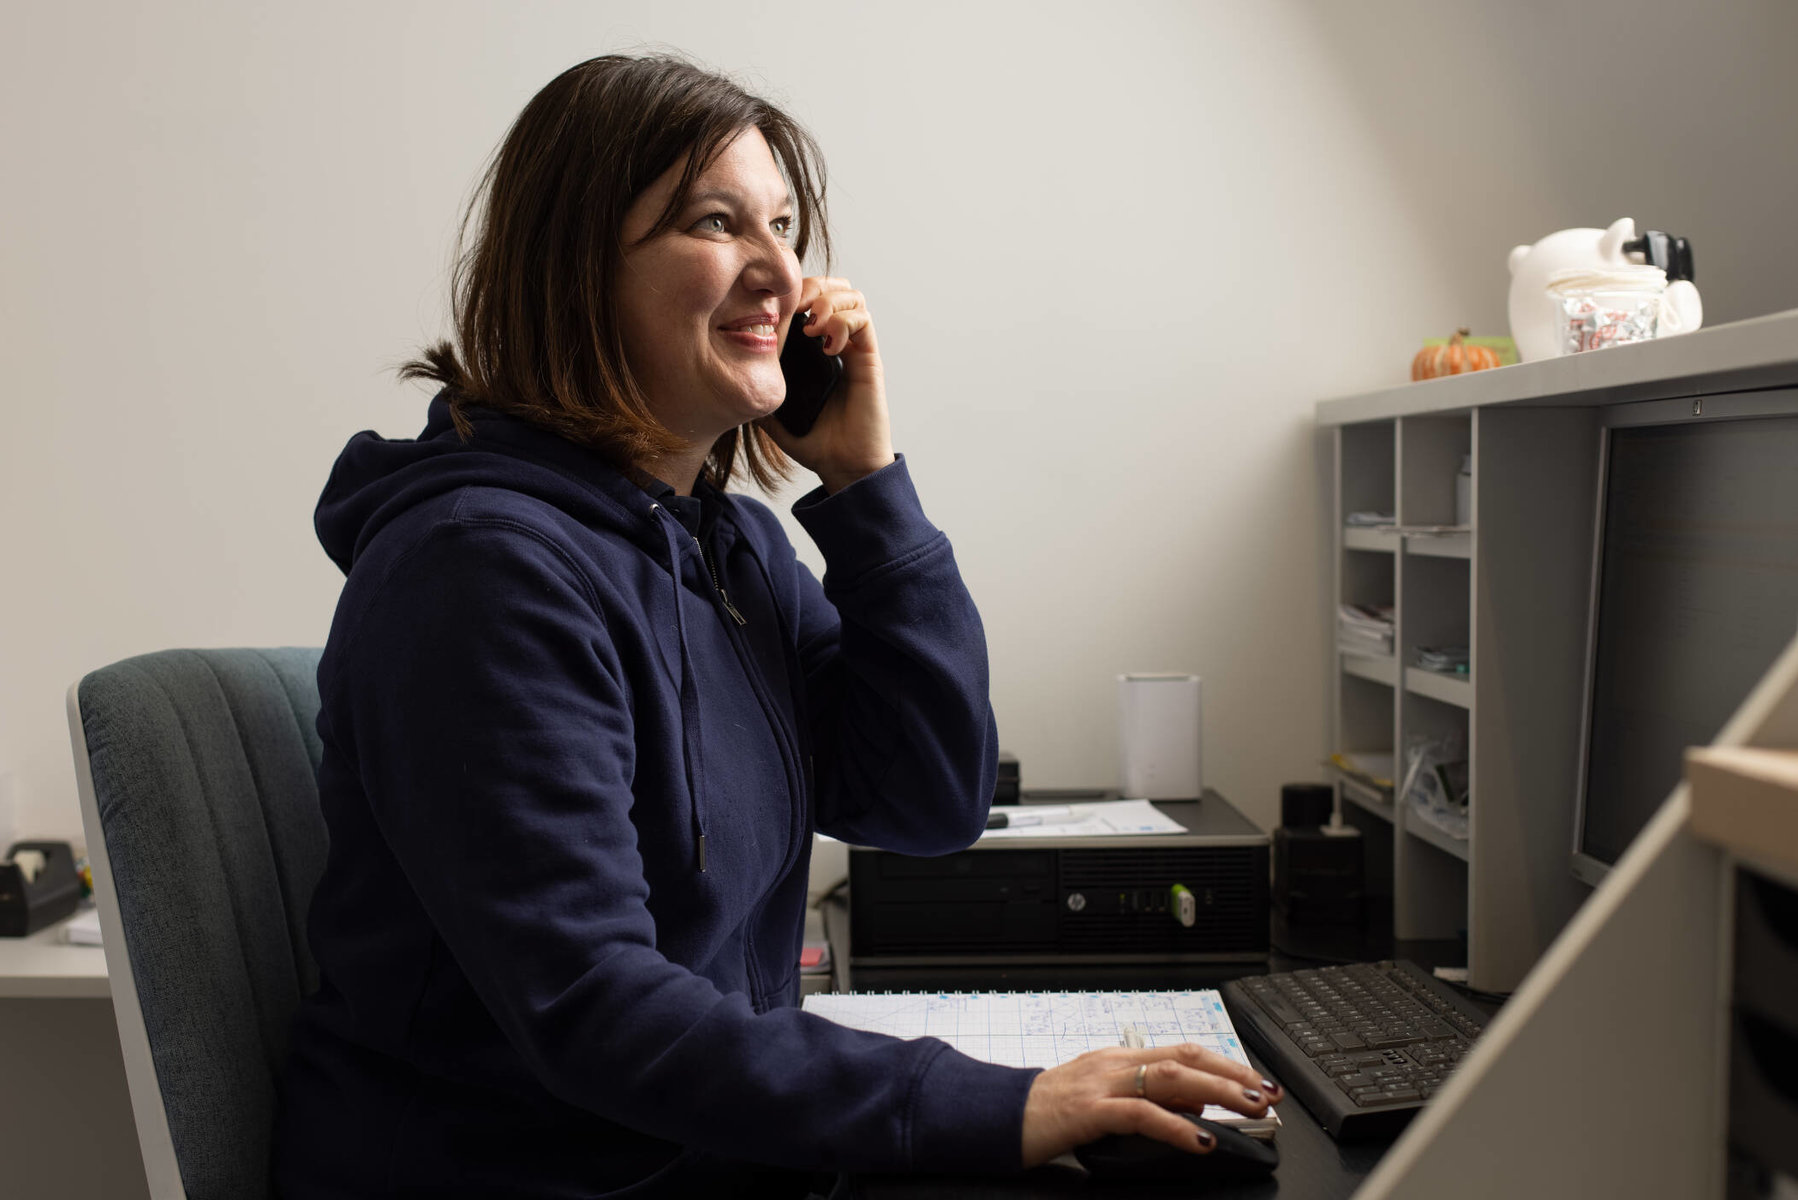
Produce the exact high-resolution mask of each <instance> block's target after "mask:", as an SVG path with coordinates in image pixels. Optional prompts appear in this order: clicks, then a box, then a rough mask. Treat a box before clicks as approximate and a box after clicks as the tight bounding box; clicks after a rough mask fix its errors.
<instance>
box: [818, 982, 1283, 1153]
mask: <svg viewBox="0 0 1798 1200" xmlns="http://www.w3.org/2000/svg"><path fill="white" fill-rule="evenodd" d="M804 1008H805V1011H806V1012H809V1013H814V1014H816V1015H818V1016H820V1017H824V1018H827V1019H829V1020H832V1021H835V1022H836V1023H837V1024H839V1025H847V1026H849V1027H850V1028H851V1029H864V1030H868V1031H870V1032H873V1033H885V1034H890V1035H892V1036H893V1037H899V1038H918V1037H932V1038H940V1039H941V1040H943V1041H945V1042H947V1043H949V1045H950V1046H952V1047H954V1048H955V1049H957V1050H959V1051H961V1052H962V1053H963V1054H966V1055H968V1056H969V1057H970V1058H978V1059H980V1060H982V1061H984V1062H990V1063H998V1064H1000V1065H1002V1066H1009V1067H1044V1068H1047V1067H1055V1066H1060V1065H1061V1064H1062V1063H1065V1062H1068V1061H1070V1060H1072V1059H1074V1058H1078V1057H1079V1056H1080V1055H1082V1054H1085V1053H1086V1052H1087V1051H1088V1050H1098V1049H1101V1048H1103V1047H1106V1046H1117V1045H1121V1044H1122V1043H1123V1040H1124V1029H1125V1027H1126V1026H1131V1025H1134V1026H1135V1027H1136V1028H1137V1029H1138V1030H1139V1031H1140V1032H1141V1033H1142V1037H1143V1044H1144V1045H1145V1046H1174V1045H1178V1044H1179V1043H1181V1042H1195V1043H1197V1044H1198V1045H1201V1046H1204V1047H1205V1048H1206V1049H1208V1050H1212V1051H1215V1052H1217V1053H1218V1054H1222V1055H1224V1056H1226V1057H1228V1058H1231V1059H1234V1060H1236V1061H1237V1062H1240V1063H1244V1064H1247V1063H1248V1061H1249V1057H1248V1054H1247V1053H1245V1052H1244V1050H1243V1048H1242V1042H1241V1040H1240V1039H1239V1038H1238V1037H1237V1036H1236V1029H1235V1027H1234V1026H1233V1025H1231V1024H1230V1017H1229V1014H1228V1013H1226V1012H1225V1011H1224V1001H1223V997H1222V996H1221V995H1220V994H1219V993H1218V992H1217V991H1216V990H1215V989H1209V988H1208V989H1204V990H1198V991H1170V992H842V993H839V992H825V993H814V994H813V995H810V996H807V997H806V998H805V1002H804ZM1204 1115H1205V1116H1206V1117H1207V1118H1210V1119H1213V1120H1228V1119H1231V1118H1235V1119H1237V1120H1240V1119H1241V1118H1240V1117H1238V1116H1237V1114H1235V1113H1232V1112H1230V1111H1229V1110H1228V1109H1224V1108H1219V1107H1218V1106H1216V1105H1211V1106H1209V1107H1207V1108H1206V1110H1205V1113H1204Z"/></svg>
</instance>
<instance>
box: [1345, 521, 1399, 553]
mask: <svg viewBox="0 0 1798 1200" xmlns="http://www.w3.org/2000/svg"><path fill="white" fill-rule="evenodd" d="M1342 548H1343V549H1344V550H1376V551H1383V552H1385V553H1387V554H1391V553H1393V552H1394V551H1396V550H1397V549H1398V548H1399V532H1398V529H1397V528H1396V527H1394V526H1391V525H1345V526H1343V528H1342Z"/></svg>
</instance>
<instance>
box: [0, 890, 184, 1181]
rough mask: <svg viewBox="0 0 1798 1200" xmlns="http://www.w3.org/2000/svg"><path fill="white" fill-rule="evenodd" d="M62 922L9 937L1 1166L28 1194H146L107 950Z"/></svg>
mask: <svg viewBox="0 0 1798 1200" xmlns="http://www.w3.org/2000/svg"><path fill="white" fill-rule="evenodd" d="M62 926H63V922H58V923H56V924H55V925H51V926H50V927H48V928H46V929H40V930H39V931H38V932H36V933H34V934H32V935H31V936H30V937H26V938H0V1079H4V1080H6V1087H4V1088H0V1171H3V1172H4V1178H5V1185H4V1189H3V1190H4V1192H5V1194H6V1195H8V1196H19V1197H21V1198H27V1197H35V1196H55V1197H58V1198H59V1200H68V1198H71V1197H83V1198H87V1197H92V1198H93V1200H115V1198H116V1200H133V1198H135V1197H147V1196H148V1195H149V1189H148V1188H147V1187H146V1185H145V1183H144V1168H143V1158H142V1156H141V1154H140V1153H139V1151H138V1148H137V1125H136V1123H135V1122H134V1121H133V1119H132V1116H131V1099H130V1093H129V1092H128V1091H127V1090H126V1087H125V1061H124V1058H123V1056H122V1055H121V1054H120V1052H119V1031H118V1026H117V1025H116V1024H115V1023H114V1022H113V1015H112V990H111V987H110V985H109V984H108V982H107V976H106V956H105V953H104V951H102V950H101V949H100V947H98V946H70V945H67V944H65V943H64V942H63V941H62Z"/></svg>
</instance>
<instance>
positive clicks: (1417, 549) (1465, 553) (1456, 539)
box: [1405, 529, 1473, 559]
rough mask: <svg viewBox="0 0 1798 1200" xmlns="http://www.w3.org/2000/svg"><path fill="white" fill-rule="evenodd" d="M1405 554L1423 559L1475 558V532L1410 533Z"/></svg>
mask: <svg viewBox="0 0 1798 1200" xmlns="http://www.w3.org/2000/svg"><path fill="white" fill-rule="evenodd" d="M1405 553H1406V554H1411V555H1417V556H1419V557H1423V558H1463V559H1472V558H1473V531H1472V530H1470V529H1469V530H1463V531H1461V532H1459V533H1408V534H1406V535H1405Z"/></svg>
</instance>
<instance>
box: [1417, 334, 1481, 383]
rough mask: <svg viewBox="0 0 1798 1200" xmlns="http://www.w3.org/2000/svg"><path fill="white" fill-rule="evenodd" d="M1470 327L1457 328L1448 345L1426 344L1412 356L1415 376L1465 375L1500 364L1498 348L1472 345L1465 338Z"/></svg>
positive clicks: (1428, 377)
mask: <svg viewBox="0 0 1798 1200" xmlns="http://www.w3.org/2000/svg"><path fill="white" fill-rule="evenodd" d="M1467 334H1468V330H1467V329H1465V328H1461V329H1457V330H1456V331H1455V336H1454V337H1452V338H1449V339H1448V345H1446V346H1425V347H1424V348H1423V349H1422V350H1419V351H1418V352H1417V357H1416V358H1414V359H1412V360H1411V379H1412V380H1413V381H1416V380H1419V379H1435V378H1437V377H1438V376H1441V375H1465V374H1466V373H1467V372H1469V371H1484V370H1485V369H1486V368H1488V367H1496V366H1497V365H1498V351H1496V350H1494V349H1492V348H1491V347H1490V346H1469V345H1466V344H1464V343H1463V342H1462V340H1461V339H1463V338H1465V337H1466V336H1467Z"/></svg>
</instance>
